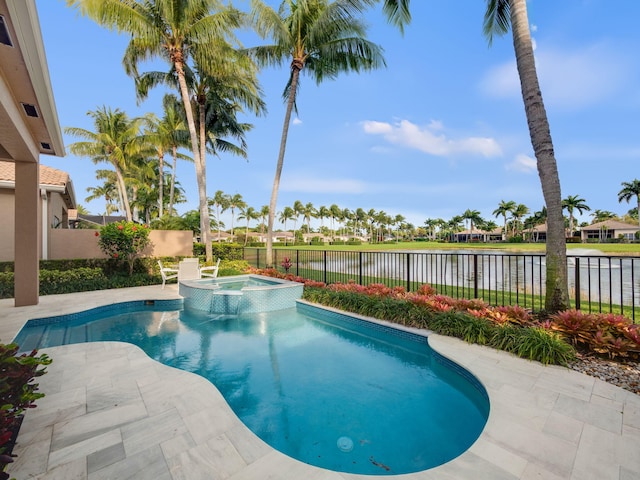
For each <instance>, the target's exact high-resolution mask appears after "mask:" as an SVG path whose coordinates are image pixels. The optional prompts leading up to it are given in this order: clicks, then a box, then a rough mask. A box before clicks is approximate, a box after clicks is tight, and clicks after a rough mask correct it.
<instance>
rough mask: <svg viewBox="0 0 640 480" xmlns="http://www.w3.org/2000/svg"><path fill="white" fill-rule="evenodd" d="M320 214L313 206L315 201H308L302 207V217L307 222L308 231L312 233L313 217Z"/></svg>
mask: <svg viewBox="0 0 640 480" xmlns="http://www.w3.org/2000/svg"><path fill="white" fill-rule="evenodd" d="M317 216H318V211H317V210H316V208H315V207H314V206H313V203H311V202H308V203H307V204H306V205H305V206H304V207H302V218H303V220H304V221H306V222H307V228H308V230H309V231H308V233H311V219H312V218H316V217H317Z"/></svg>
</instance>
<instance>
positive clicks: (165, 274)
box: [158, 260, 178, 288]
mask: <svg viewBox="0 0 640 480" xmlns="http://www.w3.org/2000/svg"><path fill="white" fill-rule="evenodd" d="M158 266H159V267H160V275H162V288H164V284H165V283H166V282H167V280H171V279H173V278H178V269H177V268H170V267H165V266H163V265H162V262H161V261H160V260H158Z"/></svg>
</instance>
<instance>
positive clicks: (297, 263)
mask: <svg viewBox="0 0 640 480" xmlns="http://www.w3.org/2000/svg"><path fill="white" fill-rule="evenodd" d="M299 269H300V250H296V277H297V276H299V275H300V270H299Z"/></svg>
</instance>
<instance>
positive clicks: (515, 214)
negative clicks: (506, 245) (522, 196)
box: [511, 203, 529, 237]
mask: <svg viewBox="0 0 640 480" xmlns="http://www.w3.org/2000/svg"><path fill="white" fill-rule="evenodd" d="M528 213H529V207H527V206H526V205H524V204H523V203H520V204H518V205H516V206H515V208H514V209H513V210H512V211H511V218H512V220H511V225H512V227H513V231H512V236H513V237H515V236H517V235H519V234H520V233H521V231H522V226H523V225H522V219H523V218H524V216H525V215H527V214H528Z"/></svg>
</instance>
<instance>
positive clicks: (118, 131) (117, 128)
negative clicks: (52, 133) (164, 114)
mask: <svg viewBox="0 0 640 480" xmlns="http://www.w3.org/2000/svg"><path fill="white" fill-rule="evenodd" d="M87 115H89V116H91V117H93V123H94V126H95V131H94V132H91V131H89V130H85V129H84V128H77V127H67V128H65V129H64V130H65V133H67V134H68V135H73V136H75V137H79V138H83V139H84V140H85V141H82V142H76V143H72V144H71V145H69V150H70V151H71V153H73V154H74V155H77V156H85V157H89V158H91V160H92V161H93V163H96V164H97V163H101V162H106V163H109V164H111V166H113V168H114V170H115V173H116V185H117V187H118V193H119V195H120V198H121V199H122V206H123V208H124V212H125V215H126V217H127V220H128V221H131V220H132V219H133V217H132V214H131V205H130V202H129V196H128V194H127V186H126V184H125V175H126V172H127V170H128V169H129V167H130V166H131V162H132V159H133V157H134V156H135V155H136V154H137V153H138V152H139V149H140V145H141V142H140V141H139V136H140V127H141V124H142V119H140V118H134V119H129V117H128V116H127V114H126V113H124V112H123V111H121V110H120V109H115V110H111V108H107V107H106V106H103V107H102V108H99V109H98V110H95V111H89V112H87Z"/></svg>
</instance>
